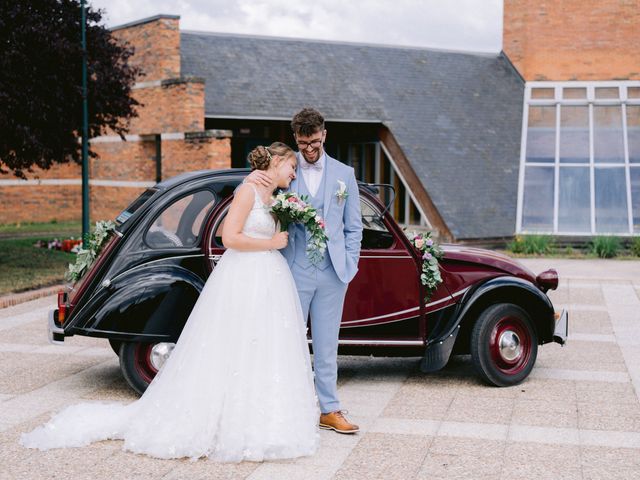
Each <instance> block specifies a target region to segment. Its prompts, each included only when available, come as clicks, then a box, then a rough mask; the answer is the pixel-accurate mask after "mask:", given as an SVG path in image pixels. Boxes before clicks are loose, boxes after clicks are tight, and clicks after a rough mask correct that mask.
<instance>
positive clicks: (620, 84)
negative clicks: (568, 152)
mask: <svg viewBox="0 0 640 480" xmlns="http://www.w3.org/2000/svg"><path fill="white" fill-rule="evenodd" d="M612 87H615V88H617V89H618V93H619V95H618V98H617V99H612V98H596V89H598V88H612ZM634 87H636V88H637V87H640V81H592V82H577V81H566V82H527V83H526V85H525V91H524V99H523V113H522V137H521V148H520V170H519V175H518V199H517V216H516V233H517V234H533V233H537V234H541V233H542V234H553V235H568V236H593V235H606V234H612V235H617V236H633V235H634V230H633V228H634V225H633V204H632V198H631V169H638V168H640V163H630V161H629V142H628V129H627V106H628V105H633V106H639V105H640V98H629V97H628V89H629V88H634ZM538 88H545V89H553V91H554V95H553V98H532V96H531V94H532V91H533V90H534V89H538ZM565 88H585V89H586V98H583V99H580V98H565V99H563V98H562V92H563V89H565ZM536 106H554V107H555V113H556V126H555V133H556V135H555V158H554V162H553V163H542V162H527V161H526V153H527V134H528V131H527V130H528V123H529V108H530V107H536ZM562 106H587V107H588V111H589V162H588V163H573V162H560V134H561V124H560V120H561V111H562V109H561V107H562ZM598 106H620V109H621V111H620V114H621V116H622V136H623V148H624V159H623V162H616V163H612V162H608V163H605V162H598V163H596V162H595V158H594V125H595V124H594V107H598ZM527 167H551V168H553V170H554V172H553V178H554V185H553V227H552V229H551V230H547V231H543V230H541V229H536V230H527V229H526V228H523V225H522V223H523V211H524V205H523V201H524V190H525V188H524V187H525V185H524V179H525V170H526V168H527ZM576 167H582V168H588V169H589V199H590V203H589V210H590V227H591V228H590V231H589V232H565V231H562V232H559V229H558V211H559V196H560V195H559V184H560V183H559V180H560V178H559V177H560V169H561V168H576ZM596 168H624V175H625V184H626V201H627V226H628V230H627V231H626V232H606V231H597V230H596V206H595V193H596V192H595V171H596ZM637 234H638V232H635V235H637Z"/></svg>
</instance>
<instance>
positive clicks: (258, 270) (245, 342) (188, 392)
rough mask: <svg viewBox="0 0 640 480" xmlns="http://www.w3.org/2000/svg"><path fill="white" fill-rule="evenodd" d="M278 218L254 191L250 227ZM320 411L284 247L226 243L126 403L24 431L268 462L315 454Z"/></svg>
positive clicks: (258, 231)
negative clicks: (167, 351) (164, 355)
mask: <svg viewBox="0 0 640 480" xmlns="http://www.w3.org/2000/svg"><path fill="white" fill-rule="evenodd" d="M275 229H276V225H275V222H274V219H273V217H272V216H271V214H270V213H269V209H268V207H267V206H265V205H264V204H263V203H262V201H261V200H260V198H259V196H258V195H257V193H256V199H255V202H254V206H253V209H252V210H251V212H250V213H249V216H248V218H247V221H246V223H245V225H244V229H243V232H244V233H245V234H246V235H248V236H251V237H255V238H271V237H272V236H273V235H274V233H275ZM318 418H319V410H318V407H317V400H316V396H315V390H314V385H313V378H312V372H311V366H310V359H309V351H308V347H307V341H306V334H305V324H304V322H303V320H302V310H301V308H300V301H299V298H298V293H297V290H296V286H295V283H294V280H293V277H292V276H291V273H290V271H289V267H288V265H287V262H286V260H285V259H284V257H283V256H282V255H281V254H280V252H279V251H277V250H271V251H262V252H240V251H235V250H231V249H229V250H227V251H226V252H225V253H224V255H223V256H222V258H221V259H220V261H219V262H218V265H217V266H216V268H215V269H214V271H213V272H212V274H211V276H210V277H209V279H208V280H207V283H206V284H205V287H204V289H203V291H202V293H201V295H200V297H199V298H198V301H197V303H196V305H195V307H194V309H193V311H192V312H191V315H190V316H189V320H188V321H187V323H186V325H185V327H184V330H183V331H182V334H181V336H180V339H179V340H178V342H177V344H176V347H175V349H174V350H173V353H172V354H171V356H170V357H169V359H168V360H167V362H166V363H165V364H164V366H163V367H162V369H161V370H160V372H159V373H158V374H157V375H156V377H155V379H154V380H153V382H151V384H150V385H149V387H148V389H147V390H146V392H145V393H144V395H143V396H142V397H141V398H140V399H139V400H137V401H135V402H133V403H130V404H128V405H123V404H118V403H81V404H77V405H73V406H70V407H67V408H66V409H65V410H63V411H62V412H60V413H58V414H57V415H55V416H54V417H53V418H52V419H51V420H50V421H49V422H48V423H46V424H45V425H43V426H40V427H38V428H36V429H35V430H33V431H32V432H30V433H26V434H23V435H22V437H21V443H22V444H23V445H24V446H26V447H29V448H39V449H42V450H44V449H49V448H59V447H79V446H83V445H88V444H89V443H91V442H95V441H98V440H105V439H123V440H124V445H123V448H124V449H125V450H129V451H132V452H136V453H144V454H147V455H151V456H153V457H159V458H180V457H191V458H194V459H195V458H199V457H203V456H207V457H210V458H212V459H215V460H219V461H232V462H237V461H241V460H252V461H262V460H266V459H280V458H293V457H298V456H303V455H311V454H313V453H314V452H315V451H316V449H317V446H318V442H319V434H318Z"/></svg>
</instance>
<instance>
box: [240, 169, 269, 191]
mask: <svg viewBox="0 0 640 480" xmlns="http://www.w3.org/2000/svg"><path fill="white" fill-rule="evenodd" d="M243 183H253V184H254V185H261V186H263V187H270V186H271V184H272V183H273V179H272V178H271V177H270V176H269V175H267V174H266V173H264V172H263V171H262V170H254V171H253V172H251V173H250V174H249V175H247V177H246V178H245V179H244V182H243Z"/></svg>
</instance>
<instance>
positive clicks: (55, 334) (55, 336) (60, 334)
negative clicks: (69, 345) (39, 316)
mask: <svg viewBox="0 0 640 480" xmlns="http://www.w3.org/2000/svg"><path fill="white" fill-rule="evenodd" d="M56 311H57V310H49V343H53V344H54V345H64V337H65V334H64V329H62V328H60V327H59V326H57V325H56V322H55V321H54V318H55V314H56Z"/></svg>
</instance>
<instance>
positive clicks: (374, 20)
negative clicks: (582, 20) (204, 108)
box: [87, 0, 502, 52]
mask: <svg viewBox="0 0 640 480" xmlns="http://www.w3.org/2000/svg"><path fill="white" fill-rule="evenodd" d="M87 3H88V4H90V5H91V6H92V7H93V8H101V9H104V10H105V11H106V12H105V15H104V17H103V18H104V20H105V23H106V25H107V26H109V27H112V26H115V25H121V24H123V23H127V22H131V21H134V20H138V19H141V18H145V17H150V16H153V15H157V14H160V13H165V14H171V15H180V17H181V18H180V28H181V29H182V30H199V31H207V32H221V33H243V34H251V35H268V36H277V37H295V38H308V39H322V40H335V41H347V42H361V43H375V44H387V45H404V46H417V47H430V48H439V49H447V50H466V51H474V52H499V51H500V50H501V49H502V0H313V1H310V2H302V1H300V0H235V1H234V0H133V1H132V0H88V2H87Z"/></svg>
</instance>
